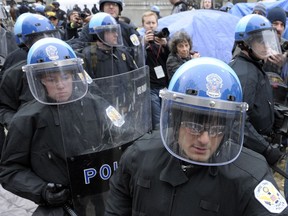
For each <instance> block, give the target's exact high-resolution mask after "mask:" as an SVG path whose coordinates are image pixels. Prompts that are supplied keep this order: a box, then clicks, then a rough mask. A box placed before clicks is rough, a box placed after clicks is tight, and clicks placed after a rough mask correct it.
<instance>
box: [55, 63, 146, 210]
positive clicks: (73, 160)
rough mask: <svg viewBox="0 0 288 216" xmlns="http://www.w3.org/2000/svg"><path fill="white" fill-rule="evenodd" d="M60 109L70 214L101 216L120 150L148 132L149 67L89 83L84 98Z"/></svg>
mask: <svg viewBox="0 0 288 216" xmlns="http://www.w3.org/2000/svg"><path fill="white" fill-rule="evenodd" d="M58 110H59V119H60V126H61V131H62V136H63V145H64V149H65V154H66V158H67V169H68V178H69V182H70V189H71V194H72V202H73V208H74V211H75V212H76V214H77V215H81V216H82V215H83V216H90V215H93V216H95V215H97V216H98V215H103V213H104V201H105V198H106V195H107V192H108V190H109V179H110V177H111V176H112V174H113V172H114V171H115V170H116V169H117V167H118V162H119V159H120V157H121V155H122V153H123V151H124V150H125V149H126V148H127V147H128V146H129V145H131V144H132V142H133V141H134V140H136V139H138V138H139V137H141V136H142V135H144V134H145V133H147V132H148V131H149V130H151V108H150V86H149V69H148V67H147V66H145V67H142V68H139V69H136V70H134V71H130V72H126V73H123V74H120V75H117V76H110V77H105V78H100V79H95V80H91V83H90V85H89V91H88V93H87V95H86V96H85V97H83V98H82V99H80V100H77V101H75V102H72V103H69V104H65V105H58Z"/></svg>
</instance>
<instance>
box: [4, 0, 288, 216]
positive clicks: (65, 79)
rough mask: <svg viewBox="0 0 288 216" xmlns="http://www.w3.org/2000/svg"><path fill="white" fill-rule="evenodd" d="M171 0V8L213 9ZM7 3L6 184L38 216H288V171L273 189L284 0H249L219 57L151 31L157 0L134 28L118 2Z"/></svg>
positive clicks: (182, 36) (283, 93)
mask: <svg viewBox="0 0 288 216" xmlns="http://www.w3.org/2000/svg"><path fill="white" fill-rule="evenodd" d="M170 3H171V6H172V7H171V14H174V13H181V12H184V11H187V10H191V9H192V8H194V9H195V8H201V9H205V10H212V9H215V8H216V5H215V2H214V1H213V0H202V1H201V2H200V5H199V7H198V6H197V7H196V6H195V5H193V4H192V6H191V4H190V3H189V2H186V1H183V0H170ZM15 5H16V3H15V2H12V3H11V7H10V11H9V14H10V15H9V14H8V12H7V16H6V18H5V19H7V17H9V16H10V17H11V18H12V19H13V21H14V22H15V24H14V30H13V32H12V33H13V35H14V39H13V43H12V41H11V45H12V44H15V46H17V49H16V50H14V51H10V52H9V53H8V52H7V53H6V54H7V55H6V56H4V57H5V58H4V60H5V61H4V63H3V64H1V70H0V78H1V80H0V81H1V82H0V125H1V127H0V129H1V133H0V134H1V140H0V184H1V186H2V187H3V188H4V189H5V190H7V191H10V192H12V193H13V194H15V195H16V196H19V197H23V198H25V199H28V200H31V201H33V202H35V203H36V204H37V209H36V210H35V212H34V213H33V215H35V216H37V215H59V216H65V215H79V216H80V215H83V216H86V215H87V216H90V215H106V216H108V215H111V216H112V215H119V216H123V215H155V216H156V215H181V216H186V215H191V212H193V214H195V215H199V216H202V215H203V216H204V215H207V214H209V215H235V216H237V215H239V216H243V215H247V216H248V215H249V216H250V215H259V216H263V215H267V216H268V215H271V216H272V215H288V207H287V201H288V181H287V182H285V187H284V188H285V191H284V193H283V192H281V191H280V190H279V186H280V185H279V184H277V182H276V181H275V178H274V173H273V172H274V171H277V170H278V169H279V167H278V164H279V162H280V161H282V160H285V159H286V147H287V141H288V140H287V134H288V130H287V127H288V126H287V119H286V116H285V115H286V114H285V113H283V109H280V108H279V107H282V108H283V107H284V108H285V107H286V106H287V92H288V87H287V84H288V81H287V80H288V75H287V73H288V59H287V50H288V48H287V47H288V42H287V41H286V40H285V39H284V38H283V37H282V36H283V32H284V30H285V28H286V12H285V10H284V9H283V8H281V7H275V8H272V9H270V10H269V11H267V10H266V7H265V5H264V4H263V3H261V2H259V3H257V4H255V7H254V8H253V11H252V12H251V14H248V15H246V16H243V17H242V18H241V19H240V20H239V22H238V24H237V26H236V28H235V32H234V34H235V38H234V47H233V49H232V50H231V53H232V54H233V57H232V59H231V61H230V62H229V64H227V63H225V62H223V61H222V60H219V59H216V58H212V57H203V56H202V55H201V53H199V52H197V51H195V50H194V49H193V45H194V44H193V38H192V37H191V36H190V35H189V34H188V33H187V32H185V30H179V31H177V32H175V33H174V34H173V35H170V32H169V29H168V28H163V29H162V30H160V31H157V30H158V20H159V19H160V18H161V17H162V15H161V13H160V8H159V6H157V5H152V6H151V8H150V10H148V11H146V12H144V13H143V14H142V16H141V21H142V26H138V27H136V26H134V25H133V20H132V22H131V20H130V19H129V18H128V17H125V16H121V12H122V11H123V10H124V3H123V2H122V0H100V1H99V8H98V7H97V5H96V4H94V6H93V8H91V9H89V8H88V7H87V5H84V8H83V9H81V8H80V7H79V6H78V5H77V4H76V5H74V7H73V9H71V10H68V11H64V10H62V9H61V5H60V3H59V2H56V1H54V2H52V3H51V4H49V5H47V4H45V2H44V1H43V0H36V1H35V3H33V4H32V5H29V4H28V2H27V1H25V0H23V1H22V4H21V5H20V7H15ZM0 6H1V5H0ZM1 7H2V6H1ZM231 7H233V4H232V3H231V2H230V1H228V3H227V4H226V7H225V8H223V7H222V9H221V8H220V10H222V11H224V12H227V11H228V10H230V9H231ZM1 11H4V9H3V8H1ZM0 15H1V14H0ZM2 16H3V17H2V20H3V19H4V15H2ZM0 18H1V17H0ZM0 28H2V29H5V25H4V23H1V27H0ZM5 30H6V31H7V32H8V29H5ZM7 46H10V44H7ZM0 49H1V48H0ZM0 54H1V53H0ZM272 82H273V84H272ZM277 107H278V109H277ZM286 110H288V108H287V109H286ZM144 121H145V122H144ZM285 130H286V131H285ZM285 134H286V135H285ZM91 166H92V167H91ZM286 169H287V170H286V172H287V173H288V165H287V166H286ZM78 170H80V172H77V171H78ZM283 172H284V171H283ZM287 173H286V175H285V172H284V174H283V173H282V175H284V178H287V176H288V174H287ZM83 174H84V175H83ZM83 176H84V178H83ZM91 181H93V182H91ZM227 201H229V205H227Z"/></svg>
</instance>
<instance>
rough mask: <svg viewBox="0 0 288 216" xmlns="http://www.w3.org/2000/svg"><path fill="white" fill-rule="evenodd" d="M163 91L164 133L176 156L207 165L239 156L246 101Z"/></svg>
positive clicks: (161, 126) (225, 162)
mask: <svg viewBox="0 0 288 216" xmlns="http://www.w3.org/2000/svg"><path fill="white" fill-rule="evenodd" d="M160 95H161V97H162V108H161V109H162V110H161V117H160V131H161V137H162V141H163V143H164V145H165V147H166V149H167V150H168V151H169V152H170V153H171V154H172V155H173V156H174V157H177V158H179V159H180V160H183V161H186V162H188V163H192V164H197V165H207V166H219V165H225V164H228V163H231V162H233V161H234V160H235V159H236V158H237V157H238V155H239V154H240V151H241V149H242V145H243V131H244V124H245V114H246V109H247V105H246V103H239V102H229V101H222V100H217V99H216V100H215V99H213V100H212V99H207V98H204V97H203V98H202V97H196V96H188V95H182V94H177V95H176V94H175V93H173V92H170V91H168V90H162V92H161V94H160ZM212 104H213V105H212Z"/></svg>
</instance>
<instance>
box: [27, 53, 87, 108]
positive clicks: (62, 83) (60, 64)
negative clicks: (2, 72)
mask: <svg viewBox="0 0 288 216" xmlns="http://www.w3.org/2000/svg"><path fill="white" fill-rule="evenodd" d="M82 63H83V60H82V59H78V58H75V59H67V60H61V61H53V62H48V63H37V64H30V65H26V66H24V67H23V71H24V72H26V77H27V80H28V84H29V88H30V91H31V93H32V95H33V96H34V98H35V99H36V100H38V101H39V102H40V103H43V104H48V105H55V104H66V103H70V102H73V101H76V100H78V99H80V98H82V97H84V95H85V94H86V93H87V89H88V84H87V80H86V77H87V76H86V73H85V71H84V69H83V67H82Z"/></svg>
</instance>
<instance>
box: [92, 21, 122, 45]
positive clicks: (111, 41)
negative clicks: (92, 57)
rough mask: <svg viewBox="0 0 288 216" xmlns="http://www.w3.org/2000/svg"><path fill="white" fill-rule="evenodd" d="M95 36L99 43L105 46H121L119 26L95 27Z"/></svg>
mask: <svg viewBox="0 0 288 216" xmlns="http://www.w3.org/2000/svg"><path fill="white" fill-rule="evenodd" d="M96 34H97V36H98V38H99V39H100V40H101V42H102V43H104V44H106V45H107V46H111V47H117V46H123V40H122V34H121V27H120V25H119V24H117V25H104V26H100V27H97V30H96Z"/></svg>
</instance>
